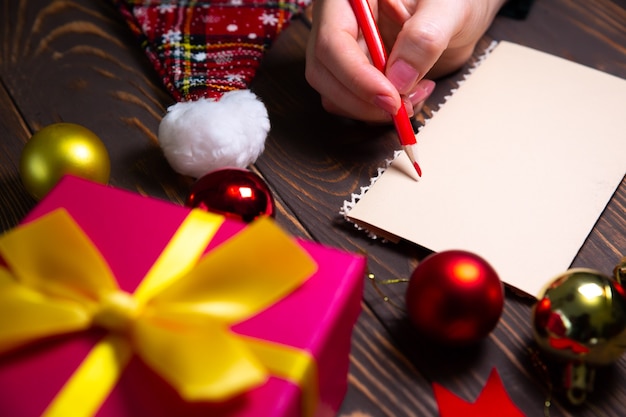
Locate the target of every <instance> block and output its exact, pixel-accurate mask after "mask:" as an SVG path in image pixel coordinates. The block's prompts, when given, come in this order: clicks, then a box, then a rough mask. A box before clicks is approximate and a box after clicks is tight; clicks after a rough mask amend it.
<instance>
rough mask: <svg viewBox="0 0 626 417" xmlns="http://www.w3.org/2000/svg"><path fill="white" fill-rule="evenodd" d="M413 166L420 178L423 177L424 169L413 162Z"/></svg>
mask: <svg viewBox="0 0 626 417" xmlns="http://www.w3.org/2000/svg"><path fill="white" fill-rule="evenodd" d="M413 166H414V167H415V171H416V172H417V175H418V176H420V177H421V176H422V168H420V166H419V164H418V163H417V162H413Z"/></svg>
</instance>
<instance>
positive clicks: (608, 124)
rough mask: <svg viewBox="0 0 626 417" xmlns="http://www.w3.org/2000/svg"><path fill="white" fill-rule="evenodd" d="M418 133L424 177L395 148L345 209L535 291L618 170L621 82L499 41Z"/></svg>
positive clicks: (365, 222)
mask: <svg viewBox="0 0 626 417" xmlns="http://www.w3.org/2000/svg"><path fill="white" fill-rule="evenodd" d="M417 139H418V143H419V145H418V146H419V158H420V159H419V162H420V165H421V167H422V170H423V176H422V178H421V179H419V180H418V181H416V180H415V178H416V176H415V173H414V171H413V170H412V167H411V164H410V162H409V160H408V158H407V157H406V155H405V154H404V153H400V154H399V156H398V157H397V158H396V159H395V160H394V161H393V162H392V164H391V165H390V167H389V168H387V169H386V170H385V171H384V173H383V174H382V175H381V176H380V177H379V178H378V179H377V180H376V181H375V183H374V184H373V185H372V186H371V187H370V188H369V190H368V191H367V192H366V193H365V194H364V195H362V196H361V198H360V199H359V200H358V201H357V203H356V205H354V207H352V208H351V209H350V210H349V211H348V212H347V217H348V218H349V219H350V220H351V221H354V222H355V223H356V224H359V225H361V226H363V227H365V228H366V229H369V230H370V231H372V232H373V233H375V234H378V235H379V236H381V237H387V238H389V239H391V240H393V239H394V238H396V240H397V238H401V239H406V240H408V241H410V242H413V243H416V244H418V245H421V246H423V247H426V248H428V249H430V250H433V251H436V252H439V251H443V250H448V249H464V250H468V251H471V252H474V253H476V254H478V255H480V256H482V257H483V258H485V259H486V260H487V261H488V262H489V263H490V264H491V265H492V266H493V267H494V268H495V269H496V271H497V272H498V274H499V275H500V278H501V279H502V281H504V282H505V283H507V284H509V285H511V286H513V287H515V288H517V289H518V290H521V291H522V292H524V293H526V294H528V295H531V296H535V297H536V296H538V295H539V293H540V292H541V290H542V289H543V287H544V286H545V285H546V284H547V283H548V282H550V281H551V280H552V279H553V278H554V277H555V276H556V275H557V274H560V273H562V272H564V271H565V270H567V269H568V268H569V266H570V265H571V262H572V261H573V259H574V257H575V256H576V254H577V252H578V250H579V249H580V247H581V246H582V244H583V243H584V241H585V239H586V237H587V236H588V234H589V233H590V232H591V230H592V228H593V226H594V224H595V223H596V221H597V219H598V218H599V217H600V215H601V213H602V211H603V209H604V208H605V206H606V205H607V203H608V202H609V200H610V198H611V196H612V195H613V193H614V192H615V190H616V189H617V187H618V186H619V184H620V182H621V181H622V178H623V177H624V175H625V173H626V80H623V79H620V78H618V77H615V76H612V75H609V74H606V73H603V72H600V71H597V70H595V69H591V68H588V67H585V66H582V65H579V64H576V63H573V62H571V61H567V60H564V59H561V58H559V57H555V56H552V55H549V54H546V53H543V52H539V51H536V50H533V49H530V48H527V47H524V46H520V45H517V44H513V43H508V42H500V43H499V44H498V45H497V46H496V47H495V48H494V49H493V51H491V52H490V53H489V55H488V56H487V57H486V58H485V59H484V61H483V62H482V63H481V64H480V65H479V66H478V67H477V68H476V69H475V70H474V72H473V73H471V74H470V75H469V76H468V78H467V80H465V81H464V82H463V83H462V84H461V86H460V87H459V88H458V90H457V91H456V92H454V93H453V94H452V96H451V97H449V99H448V100H447V102H446V103H445V104H444V105H443V106H442V107H441V109H440V110H439V111H438V112H437V113H436V114H434V115H433V117H432V118H431V119H430V120H429V121H428V122H427V123H426V125H425V126H424V127H423V128H422V129H421V130H420V131H419V133H418V134H417ZM624 255H626V254H624ZM617 261H618V260H617V259H616V263H617ZM604 272H606V273H610V271H604Z"/></svg>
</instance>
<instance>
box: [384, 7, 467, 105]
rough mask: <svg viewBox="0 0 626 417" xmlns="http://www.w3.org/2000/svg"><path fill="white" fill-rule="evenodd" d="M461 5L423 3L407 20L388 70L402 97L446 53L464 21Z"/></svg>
mask: <svg viewBox="0 0 626 417" xmlns="http://www.w3.org/2000/svg"><path fill="white" fill-rule="evenodd" d="M452 3H453V4H452ZM462 3H463V2H446V1H441V0H422V1H420V2H419V3H418V4H417V7H416V10H415V12H414V13H413V15H412V16H411V17H410V18H409V19H408V20H406V22H405V23H404V25H403V26H402V30H401V31H400V32H399V33H398V36H397V38H396V41H395V43H394V45H393V48H392V50H391V52H390V54H389V59H388V62H387V71H386V76H387V78H388V79H389V81H391V83H392V84H393V85H394V86H395V87H396V89H397V90H398V91H399V92H400V94H410V93H411V92H412V91H413V90H414V89H415V88H416V86H417V83H418V82H419V81H420V80H421V79H422V78H423V77H424V76H425V75H426V74H427V73H428V72H429V71H430V69H431V68H432V67H433V66H434V65H435V63H436V62H437V60H438V59H439V58H440V57H441V55H442V54H443V52H444V51H445V50H446V48H447V47H448V45H449V43H450V40H451V39H452V37H453V36H454V35H455V34H456V32H457V28H458V26H459V24H460V22H461V18H460V16H461V15H462V13H463V12H462V8H463V6H462V5H461V6H459V4H462ZM453 5H454V6H456V7H452V6H453Z"/></svg>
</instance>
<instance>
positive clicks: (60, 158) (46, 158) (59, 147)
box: [20, 123, 111, 199]
mask: <svg viewBox="0 0 626 417" xmlns="http://www.w3.org/2000/svg"><path fill="white" fill-rule="evenodd" d="M110 172H111V161H110V160H109V154H108V152H107V149H106V147H105V146H104V144H103V143H102V141H101V140H100V138H98V136H96V134H95V133H93V132H92V131H91V130H89V129H87V128H85V127H83V126H80V125H77V124H74V123H55V124H52V125H49V126H46V127H44V128H43V129H41V130H39V131H38V132H36V133H35V134H34V135H33V136H32V137H31V138H30V140H29V141H28V142H27V143H26V145H25V146H24V149H23V151H22V155H21V159H20V175H21V177H22V182H23V183H24V187H25V188H26V190H27V191H28V192H29V193H30V194H31V195H32V196H33V197H35V198H36V199H41V198H42V197H43V196H45V195H46V194H47V193H48V191H50V189H51V188H52V187H54V186H55V185H56V184H57V182H59V180H60V179H61V178H62V177H63V176H64V175H68V174H69V175H75V176H77V177H81V178H84V179H87V180H91V181H95V182H99V183H101V184H107V183H108V182H109V174H110Z"/></svg>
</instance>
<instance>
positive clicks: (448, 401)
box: [433, 368, 525, 417]
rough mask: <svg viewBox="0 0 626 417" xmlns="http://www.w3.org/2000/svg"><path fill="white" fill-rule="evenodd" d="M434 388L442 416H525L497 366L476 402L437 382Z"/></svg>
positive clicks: (434, 383)
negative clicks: (508, 389) (509, 392)
mask: <svg viewBox="0 0 626 417" xmlns="http://www.w3.org/2000/svg"><path fill="white" fill-rule="evenodd" d="M433 390H434V392H435V399H436V400H437V405H438V406H439V415H440V416H441V417H525V415H524V413H522V412H521V411H520V409H519V408H517V406H516V405H515V404H514V403H513V402H512V401H511V399H510V398H509V395H508V394H507V392H506V389H505V388H504V385H503V384H502V380H501V379H500V375H499V374H498V371H497V370H496V369H495V368H494V369H493V370H492V371H491V373H490V374H489V379H488V380H487V383H486V384H485V386H484V387H483V390H482V392H481V393H480V395H479V396H478V398H476V401H475V402H474V403H470V402H468V401H465V400H464V399H462V398H459V397H457V396H456V395H454V394H453V393H451V392H450V391H448V390H447V389H445V388H444V387H443V386H441V385H439V384H437V383H436V382H433Z"/></svg>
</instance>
